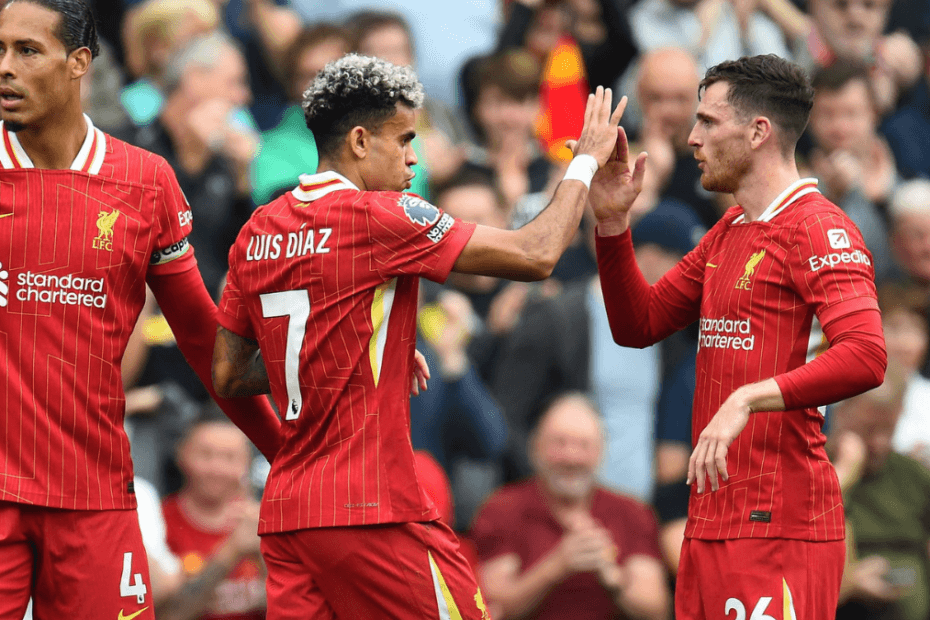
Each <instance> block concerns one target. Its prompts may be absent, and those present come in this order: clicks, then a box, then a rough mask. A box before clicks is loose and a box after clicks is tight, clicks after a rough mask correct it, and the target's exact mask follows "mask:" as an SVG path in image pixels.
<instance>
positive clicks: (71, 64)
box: [68, 47, 93, 80]
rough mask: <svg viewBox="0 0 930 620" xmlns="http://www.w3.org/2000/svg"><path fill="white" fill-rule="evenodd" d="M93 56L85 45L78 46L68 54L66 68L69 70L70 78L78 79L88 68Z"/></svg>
mask: <svg viewBox="0 0 930 620" xmlns="http://www.w3.org/2000/svg"><path fill="white" fill-rule="evenodd" d="M92 60H93V56H92V55H91V53H90V50H89V49H88V48H86V47H79V48H77V49H76V50H74V51H73V52H71V53H70V54H68V68H69V69H70V70H71V79H72V80H79V79H81V78H82V77H84V74H85V73H87V72H88V71H89V70H90V63H91V61H92Z"/></svg>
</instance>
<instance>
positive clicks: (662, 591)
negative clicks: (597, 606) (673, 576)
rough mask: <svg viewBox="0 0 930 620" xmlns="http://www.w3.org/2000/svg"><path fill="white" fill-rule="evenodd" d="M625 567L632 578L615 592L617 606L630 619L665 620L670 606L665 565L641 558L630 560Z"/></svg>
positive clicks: (654, 560)
mask: <svg viewBox="0 0 930 620" xmlns="http://www.w3.org/2000/svg"><path fill="white" fill-rule="evenodd" d="M625 568H626V570H627V571H628V572H629V574H630V576H631V577H630V579H629V580H628V582H627V583H626V585H625V587H623V588H620V589H619V591H618V592H616V593H615V602H616V604H617V607H619V608H620V610H621V611H623V614H624V616H626V617H627V618H637V619H639V620H665V618H667V617H668V615H669V608H670V607H671V604H670V600H669V599H670V596H669V593H668V587H667V586H666V576H665V570H664V567H663V565H662V564H661V563H660V562H659V560H657V559H654V558H650V557H645V556H640V557H632V558H630V559H629V560H627V563H626V566H625Z"/></svg>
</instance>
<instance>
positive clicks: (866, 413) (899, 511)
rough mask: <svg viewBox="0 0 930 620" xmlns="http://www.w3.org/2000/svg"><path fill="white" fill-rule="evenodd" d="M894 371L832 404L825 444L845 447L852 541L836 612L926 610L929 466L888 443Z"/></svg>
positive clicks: (904, 619)
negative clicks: (877, 383)
mask: <svg viewBox="0 0 930 620" xmlns="http://www.w3.org/2000/svg"><path fill="white" fill-rule="evenodd" d="M900 379H901V377H895V372H894V371H892V372H891V373H889V377H888V379H887V380H886V382H885V384H883V385H882V386H881V387H879V388H876V389H875V390H872V391H869V392H866V393H865V394H862V395H860V396H857V397H855V398H852V399H850V400H847V401H845V402H843V403H840V404H838V405H837V406H836V407H835V408H834V410H833V431H832V434H831V444H832V445H834V446H836V445H837V444H839V445H840V446H841V447H842V449H843V451H844V452H845V453H846V454H843V453H839V454H837V455H836V456H835V457H834V458H835V459H836V460H837V461H839V462H842V461H843V460H846V461H849V462H850V463H851V465H852V467H851V468H850V469H851V475H850V476H847V478H848V482H847V485H844V494H843V503H844V506H845V510H846V518H847V520H848V523H849V526H850V528H849V529H850V532H851V536H850V537H848V538H849V539H850V540H851V541H854V547H853V552H852V553H851V554H850V555H851V557H850V558H849V559H848V560H847V563H848V566H847V568H846V570H845V573H844V585H843V589H842V591H841V596H840V601H841V604H840V607H839V609H838V611H837V619H838V620H847V619H850V620H851V619H860V618H896V619H900V620H924V619H925V618H927V617H928V615H930V598H928V596H927V592H930V573H928V570H927V567H928V562H930V557H928V549H930V546H928V544H930V471H928V470H927V469H926V468H925V467H923V466H922V465H921V464H920V463H918V462H917V461H915V460H913V459H911V458H910V457H907V456H904V455H901V454H897V453H896V452H893V451H892V436H893V435H894V432H895V424H896V422H897V420H898V418H899V416H900V413H901V404H902V398H903V383H902V382H901V381H900ZM834 450H836V448H834ZM838 473H840V468H839V463H838Z"/></svg>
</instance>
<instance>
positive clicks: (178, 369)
mask: <svg viewBox="0 0 930 620" xmlns="http://www.w3.org/2000/svg"><path fill="white" fill-rule="evenodd" d="M164 82H165V92H166V99H165V104H164V106H163V108H162V110H161V113H160V115H159V117H158V118H157V119H156V120H155V121H153V122H152V123H150V124H149V125H146V126H145V127H138V128H136V129H135V130H134V131H133V132H132V135H130V136H128V138H129V140H128V141H129V142H131V143H133V144H135V145H137V146H141V147H142V148H145V149H147V150H150V151H152V152H154V153H157V154H159V155H161V156H163V157H164V158H165V159H166V160H167V161H168V163H169V164H170V165H171V167H172V168H173V169H174V170H175V173H176V174H177V177H178V183H179V185H180V186H181V189H182V190H183V192H184V195H185V196H186V197H187V200H188V202H189V203H190V208H191V213H192V217H193V218H194V219H195V220H196V221H197V226H196V227H195V231H194V232H193V233H192V234H191V236H190V238H189V240H190V243H191V245H193V246H194V247H195V248H196V250H197V267H198V268H199V269H200V273H201V275H202V276H203V278H204V283H205V284H206V286H207V290H208V291H209V292H210V293H211V295H213V296H214V297H216V296H218V294H219V286H220V282H221V281H222V279H223V277H224V276H225V274H226V271H227V269H228V268H229V266H228V263H227V261H228V253H229V248H230V246H231V245H232V243H233V241H235V238H236V234H237V233H238V232H239V229H240V228H241V227H242V225H243V224H244V223H245V222H246V221H247V220H248V217H249V214H250V213H251V210H252V201H251V198H250V193H249V178H248V170H249V165H250V162H251V160H252V157H253V156H254V154H255V152H256V149H257V148H258V135H257V134H256V133H255V132H254V131H253V130H251V129H250V128H248V127H247V126H245V125H244V124H242V123H240V122H239V121H238V117H237V116H236V114H235V110H237V109H238V108H240V107H241V106H245V105H246V104H247V103H248V101H249V99H250V98H251V93H250V91H249V87H248V81H247V77H246V68H245V62H244V60H243V57H242V54H241V52H240V51H239V49H238V47H237V46H236V44H235V43H234V42H233V41H232V40H231V39H229V38H228V37H227V36H225V35H223V34H220V33H213V34H210V35H207V36H204V37H198V38H196V39H194V40H193V41H192V42H191V43H190V44H189V45H188V46H187V47H185V48H184V49H182V50H181V51H179V52H178V53H177V54H175V56H174V57H173V58H172V60H171V61H170V62H169V64H168V67H167V69H166V71H165V78H164ZM159 317H160V314H159V313H156V314H155V320H156V321H157V320H158V319H159ZM161 324H162V325H164V322H163V321H162V322H161ZM159 334H160V335H161V337H159ZM150 340H151V341H153V342H156V343H157V344H159V345H161V346H153V347H152V348H151V350H150V356H149V360H148V363H147V364H146V366H145V370H144V371H143V373H142V376H141V378H140V380H139V384H140V385H152V384H161V383H162V382H164V381H166V380H172V381H175V382H176V383H178V384H179V385H180V386H181V388H183V390H184V391H185V392H186V393H187V394H188V395H189V396H190V397H192V398H193V399H194V400H196V401H197V402H199V403H205V402H206V401H207V398H208V397H207V393H206V391H205V390H204V388H203V387H202V386H201V385H200V383H199V382H198V381H197V380H196V377H194V376H193V374H192V373H190V372H189V371H188V370H187V368H186V367H185V366H184V364H183V363H182V358H181V354H180V351H179V350H178V348H177V346H176V345H175V343H174V339H173V337H172V335H171V332H170V330H160V331H157V332H155V333H153V334H152V338H151V339H150Z"/></svg>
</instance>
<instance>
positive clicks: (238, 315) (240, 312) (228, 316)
mask: <svg viewBox="0 0 930 620" xmlns="http://www.w3.org/2000/svg"><path fill="white" fill-rule="evenodd" d="M230 255H231V253H230ZM217 320H218V321H219V323H220V325H222V326H223V327H225V328H226V329H228V330H229V331H231V332H233V333H234V334H238V335H240V336H242V337H243V338H249V339H250V340H256V336H255V330H254V329H253V328H252V322H251V320H250V319H249V311H248V307H247V306H246V304H245V297H244V296H243V295H242V292H241V291H240V290H239V280H238V278H237V277H236V269H235V262H232V264H230V266H229V272H228V273H227V274H226V286H225V287H224V288H223V296H222V297H221V298H220V307H219V309H218V313H217Z"/></svg>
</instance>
